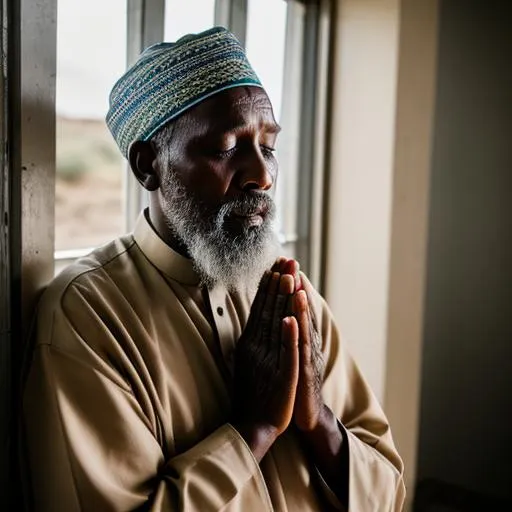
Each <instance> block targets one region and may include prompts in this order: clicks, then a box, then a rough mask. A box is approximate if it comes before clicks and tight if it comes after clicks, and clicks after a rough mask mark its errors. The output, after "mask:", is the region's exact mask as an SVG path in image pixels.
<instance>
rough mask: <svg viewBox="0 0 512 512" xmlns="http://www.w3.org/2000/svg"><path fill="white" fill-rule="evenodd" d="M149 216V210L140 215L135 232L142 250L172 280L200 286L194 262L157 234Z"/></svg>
mask: <svg viewBox="0 0 512 512" xmlns="http://www.w3.org/2000/svg"><path fill="white" fill-rule="evenodd" d="M147 215H148V212H147V210H145V211H143V212H142V213H141V214H140V215H139V218H138V219H137V223H136V224H135V229H134V230H133V238H134V240H135V242H136V243H137V245H138V246H139V248H140V250H141V251H142V252H143V253H144V255H145V256H146V257H147V258H148V260H149V261H150V262H151V263H152V264H153V265H155V267H156V268H158V270H160V271H161V272H163V273H164V274H165V275H167V276H168V277H170V278H171V279H174V280H175V281H178V282H179V283H182V284H185V285H191V286H197V285H199V282H200V279H199V275H198V273H197V272H196V271H195V270H194V265H193V263H192V260H191V259H190V258H186V257H185V256H182V255H181V254H179V253H177V252H176V251H175V250H174V249H172V248H171V247H169V246H168V245H167V244H166V243H165V242H164V241H163V240H162V239H161V238H160V237H159V236H158V235H157V234H156V232H155V230H154V229H153V227H152V226H151V224H150V223H149V221H148V219H147Z"/></svg>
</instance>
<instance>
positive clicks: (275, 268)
mask: <svg viewBox="0 0 512 512" xmlns="http://www.w3.org/2000/svg"><path fill="white" fill-rule="evenodd" d="M287 261H288V258H285V257H284V256H279V258H277V260H276V261H275V263H274V264H273V265H272V269H271V271H272V272H279V273H280V274H282V273H283V272H282V270H283V265H284V264H285V263H286V262H287Z"/></svg>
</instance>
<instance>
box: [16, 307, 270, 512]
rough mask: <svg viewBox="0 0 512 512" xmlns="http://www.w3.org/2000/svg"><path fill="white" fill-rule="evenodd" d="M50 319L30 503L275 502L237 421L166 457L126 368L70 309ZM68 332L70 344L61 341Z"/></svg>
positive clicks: (95, 506)
mask: <svg viewBox="0 0 512 512" xmlns="http://www.w3.org/2000/svg"><path fill="white" fill-rule="evenodd" d="M42 314H43V315H44V312H43V313H42ZM42 322H43V323H44V324H45V325H50V327H48V329H46V328H44V329H42V330H41V329H40V332H39V334H38V340H37V341H38V342H37V345H36V347H35V351H34V354H33V359H32V362H31V366H30V369H29V373H28V379H27V382H26V385H25V392H24V404H23V409H24V412H23V416H24V417H23V425H24V436H25V444H26V448H27V450H26V451H27V456H28V465H29V469H30V475H31V482H30V487H31V495H32V502H33V503H32V507H31V509H33V510H36V511H39V510H41V511H57V510H65V511H66V512H74V511H118V510H119V511H121V510H134V509H138V508H142V509H143V510H152V511H174V510H201V511H214V510H215V511H217V510H242V509H244V510H249V509H250V510H261V511H268V510H271V509H272V506H271V502H270V498H269V496H268V492H267V488H266V485H265V482H264V479H263V476H262V474H261V472H260V468H259V465H258V463H257V461H256V460H255V459H254V457H253V454H252V452H251V450H250V449H249V447H248V446H247V445H246V444H245V442H244V440H243V439H242V437H241V436H240V435H239V434H238V433H237V431H236V430H235V429H234V428H233V427H231V425H229V424H224V425H222V426H220V427H219V428H218V429H217V430H215V431H213V432H212V433H210V434H209V435H206V434H205V437H204V438H203V439H202V440H201V441H200V442H198V443H197V444H196V445H195V446H193V447H192V448H190V449H188V450H187V451H185V452H183V453H179V454H175V455H174V456H169V455H168V454H164V453H163V451H162V450H163V449H162V444H161V443H160V442H158V439H157V437H158V436H157V434H156V432H155V426H154V422H153V420H152V419H151V418H150V417H148V413H147V410H144V406H143V404H142V402H143V401H142V400H141V398H140V397H136V396H135V394H134V392H133V389H132V388H131V387H130V386H128V385H127V383H126V381H125V379H124V378H123V376H122V375H121V372H119V371H115V369H114V368H113V367H112V366H110V365H109V364H108V362H107V361H105V359H104V358H103V357H99V356H98V353H97V352H96V351H94V350H92V349H91V348H90V346H89V345H88V344H86V343H85V342H84V340H83V337H82V336H84V335H85V334H84V333H83V332H77V330H76V326H74V325H72V324H71V323H70V321H69V320H68V319H67V318H66V315H65V314H63V312H62V311H61V310H60V311H57V313H55V310H54V311H53V318H51V319H43V320H42ZM88 328H89V331H90V332H94V329H95V326H94V325H93V324H92V323H91V324H90V325H89V326H88ZM83 330H85V331H86V330H87V328H86V327H85V326H83V328H82V330H81V331H83ZM62 337H65V338H66V343H65V344H63V343H58V342H57V340H59V339H62ZM63 345H65V346H64V347H63ZM72 347H78V348H77V349H73V348H72ZM247 504H248V508H243V507H242V505H244V506H245V505H247Z"/></svg>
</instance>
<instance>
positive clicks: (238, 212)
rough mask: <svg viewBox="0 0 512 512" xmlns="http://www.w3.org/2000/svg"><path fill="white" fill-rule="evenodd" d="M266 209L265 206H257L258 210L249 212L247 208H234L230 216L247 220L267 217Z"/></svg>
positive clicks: (254, 209)
mask: <svg viewBox="0 0 512 512" xmlns="http://www.w3.org/2000/svg"><path fill="white" fill-rule="evenodd" d="M267 212H268V208H267V207H265V206H259V207H258V208H253V209H251V210H248V209H247V208H234V209H233V212H232V215H233V216H234V217H242V218H249V217H264V216H265V215H267Z"/></svg>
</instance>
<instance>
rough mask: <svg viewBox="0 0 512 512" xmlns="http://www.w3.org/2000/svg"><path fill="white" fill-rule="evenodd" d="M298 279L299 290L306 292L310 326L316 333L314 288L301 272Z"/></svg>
mask: <svg viewBox="0 0 512 512" xmlns="http://www.w3.org/2000/svg"><path fill="white" fill-rule="evenodd" d="M299 279H300V282H301V289H303V290H305V291H306V295H307V298H308V305H309V314H310V317H311V324H312V326H313V329H314V330H315V331H317V332H318V322H317V318H316V314H315V309H314V308H313V297H314V292H315V290H314V288H313V286H312V285H311V283H310V282H309V281H308V279H307V278H306V276H305V275H304V274H303V273H302V272H301V273H300V275H299Z"/></svg>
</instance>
